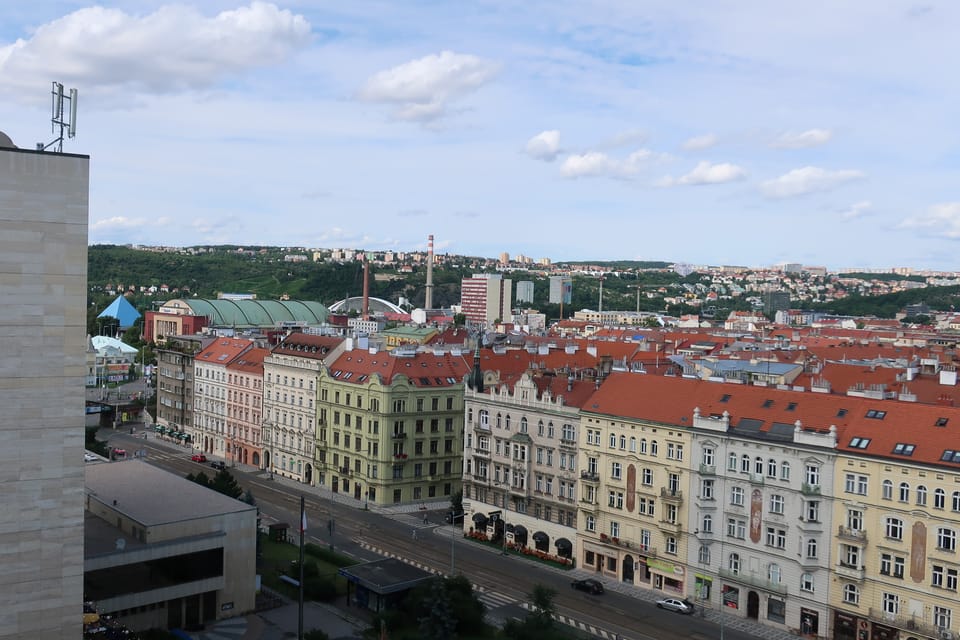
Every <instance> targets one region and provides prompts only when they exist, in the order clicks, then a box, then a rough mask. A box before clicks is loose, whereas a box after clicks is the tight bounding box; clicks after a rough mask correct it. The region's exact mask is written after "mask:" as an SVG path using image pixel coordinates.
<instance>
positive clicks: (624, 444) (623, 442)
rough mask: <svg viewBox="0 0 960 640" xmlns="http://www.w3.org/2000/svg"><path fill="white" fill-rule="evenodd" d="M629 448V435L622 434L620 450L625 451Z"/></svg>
mask: <svg viewBox="0 0 960 640" xmlns="http://www.w3.org/2000/svg"><path fill="white" fill-rule="evenodd" d="M626 448H627V436H620V450H621V451H624V450H626Z"/></svg>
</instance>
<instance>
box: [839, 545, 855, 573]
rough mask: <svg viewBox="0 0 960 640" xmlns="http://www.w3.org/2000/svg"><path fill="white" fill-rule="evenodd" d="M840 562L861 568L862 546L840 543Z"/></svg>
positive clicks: (847, 565)
mask: <svg viewBox="0 0 960 640" xmlns="http://www.w3.org/2000/svg"><path fill="white" fill-rule="evenodd" d="M840 564H842V565H844V566H846V567H851V568H853V569H859V568H860V547H857V546H854V545H852V544H842V545H840Z"/></svg>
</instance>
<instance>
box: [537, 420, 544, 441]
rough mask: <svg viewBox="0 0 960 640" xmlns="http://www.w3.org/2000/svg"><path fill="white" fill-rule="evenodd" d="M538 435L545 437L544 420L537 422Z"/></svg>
mask: <svg viewBox="0 0 960 640" xmlns="http://www.w3.org/2000/svg"><path fill="white" fill-rule="evenodd" d="M537 435H538V436H540V437H541V438H542V437H543V420H540V421H538V422H537Z"/></svg>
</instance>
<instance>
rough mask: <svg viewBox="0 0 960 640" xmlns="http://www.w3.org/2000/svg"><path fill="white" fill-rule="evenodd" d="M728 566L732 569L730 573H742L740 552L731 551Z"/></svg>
mask: <svg viewBox="0 0 960 640" xmlns="http://www.w3.org/2000/svg"><path fill="white" fill-rule="evenodd" d="M727 568H728V569H730V573H732V574H733V575H739V574H740V554H739V553H731V554H730V558H729V560H728V561H727Z"/></svg>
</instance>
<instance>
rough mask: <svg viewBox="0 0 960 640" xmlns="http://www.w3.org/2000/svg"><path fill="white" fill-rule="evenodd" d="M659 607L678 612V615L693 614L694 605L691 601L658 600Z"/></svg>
mask: <svg viewBox="0 0 960 640" xmlns="http://www.w3.org/2000/svg"><path fill="white" fill-rule="evenodd" d="M657 606H658V607H659V608H661V609H666V610H667V611H676V612H677V613H693V603H692V602H690V601H689V600H681V599H680V598H663V599H661V600H657Z"/></svg>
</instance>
